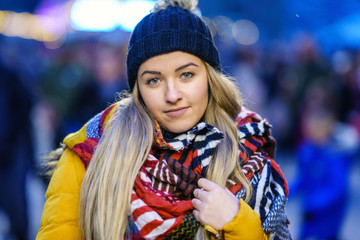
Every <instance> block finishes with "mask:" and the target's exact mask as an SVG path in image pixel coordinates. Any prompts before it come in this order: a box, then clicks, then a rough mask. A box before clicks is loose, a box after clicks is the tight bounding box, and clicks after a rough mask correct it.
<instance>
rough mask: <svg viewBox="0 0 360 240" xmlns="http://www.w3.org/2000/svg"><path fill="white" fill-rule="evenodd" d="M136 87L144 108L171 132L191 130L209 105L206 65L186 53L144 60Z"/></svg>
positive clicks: (169, 54)
mask: <svg viewBox="0 0 360 240" xmlns="http://www.w3.org/2000/svg"><path fill="white" fill-rule="evenodd" d="M138 86H139V90H140V94H141V96H142V98H143V100H144V102H145V105H146V107H147V109H148V110H149V111H150V113H151V114H152V115H153V117H154V118H155V119H156V120H157V121H158V122H159V124H160V125H161V127H163V128H164V129H165V130H167V131H170V132H174V133H180V132H184V131H187V130H189V129H191V128H192V127H194V126H195V125H196V124H197V123H198V122H199V121H200V119H201V117H202V116H203V115H204V113H205V110H206V107H207V104H208V79H207V73H206V68H205V64H204V63H203V61H202V60H201V59H200V58H198V57H196V56H194V55H192V54H189V53H185V52H180V51H176V52H171V53H166V54H162V55H158V56H155V57H152V58H150V59H148V60H146V61H145V62H144V63H143V64H141V66H140V68H139V71H138Z"/></svg>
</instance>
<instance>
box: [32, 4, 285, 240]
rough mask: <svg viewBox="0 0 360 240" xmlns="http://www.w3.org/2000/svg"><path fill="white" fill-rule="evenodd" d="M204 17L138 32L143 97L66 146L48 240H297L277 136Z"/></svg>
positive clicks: (166, 16) (133, 97)
mask: <svg viewBox="0 0 360 240" xmlns="http://www.w3.org/2000/svg"><path fill="white" fill-rule="evenodd" d="M195 7H196V2H194V1H159V2H158V3H157V4H156V6H155V9H154V11H153V12H152V13H151V14H149V15H148V16H146V17H144V19H142V20H141V21H140V22H139V23H138V25H137V26H136V28H135V30H134V32H133V33H132V36H131V39H130V42H129V50H128V56H127V71H128V81H129V86H130V89H131V91H132V93H131V94H129V96H123V97H122V99H121V100H120V101H118V102H117V103H115V104H113V105H112V106H110V107H109V108H107V109H106V110H105V111H103V112H102V113H100V114H98V115H97V116H95V117H94V118H93V119H91V120H90V121H89V122H88V123H87V124H86V125H85V126H84V127H83V128H82V129H81V130H80V131H79V132H76V133H74V134H70V135H69V136H67V137H66V138H65V140H64V144H65V147H64V150H63V151H60V153H59V151H58V153H59V154H61V158H60V161H59V163H57V168H56V170H55V172H54V174H53V176H52V179H51V182H50V185H49V188H48V190H47V193H46V198H47V201H46V204H45V207H44V212H43V217H42V223H41V229H40V230H39V233H38V236H37V239H57V238H61V239H84V238H85V239H194V238H195V239H268V238H269V237H272V236H273V237H275V239H276V238H277V239H289V238H290V234H289V231H288V229H287V219H286V215H285V213H284V208H285V202H286V198H287V185H286V181H285V179H284V178H283V175H282V174H281V171H280V169H279V168H278V165H277V164H276V163H275V162H274V161H273V160H272V157H273V150H274V144H275V141H274V140H273V139H272V137H271V136H270V126H269V124H267V123H266V122H265V121H264V120H261V119H260V118H259V117H258V115H256V114H255V113H252V112H249V111H247V110H246V109H245V108H244V107H242V102H241V98H240V94H239V92H238V90H237V88H236V87H235V85H234V83H233V82H232V81H231V80H230V79H229V78H228V77H226V76H225V75H223V74H222V73H221V65H220V60H219V56H218V52H217V49H216V47H215V46H214V42H213V39H212V37H211V34H210V32H209V29H208V28H207V27H206V25H205V24H204V22H203V21H202V20H201V19H200V18H199V17H198V16H196V15H195V14H194V13H193V12H192V11H190V10H194V9H195ZM189 9H190V10H189ZM249 230H250V231H249Z"/></svg>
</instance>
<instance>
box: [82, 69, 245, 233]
mask: <svg viewBox="0 0 360 240" xmlns="http://www.w3.org/2000/svg"><path fill="white" fill-rule="evenodd" d="M205 64H206V69H207V74H208V80H209V92H210V93H209V103H208V107H207V109H206V111H205V115H204V120H205V122H207V123H208V124H211V125H213V126H215V127H217V128H218V129H219V130H221V131H222V132H223V133H224V134H225V138H224V139H223V141H222V142H221V143H220V144H219V145H218V147H217V149H216V151H215V155H214V156H213V160H212V161H211V164H210V166H209V170H208V173H207V178H208V179H210V180H212V181H214V182H216V183H217V184H219V185H220V186H222V187H225V185H226V180H227V179H228V178H229V177H230V176H236V177H237V178H238V179H239V180H240V182H241V183H242V185H243V186H244V187H245V189H246V190H247V191H246V192H247V197H246V201H248V199H249V198H250V195H251V188H250V184H249V183H248V181H247V179H246V177H245V176H244V175H243V174H242V172H241V167H240V163H239V147H238V146H239V143H238V136H237V129H236V124H235V118H236V116H237V114H238V113H239V112H240V110H241V106H242V99H241V96H240V92H239V91H238V90H237V88H236V86H235V84H234V83H233V81H232V80H231V79H230V78H228V77H227V76H225V75H223V74H222V73H219V72H217V71H215V70H214V69H213V68H212V67H211V66H210V65H208V64H207V63H205ZM120 101H121V102H120V107H119V108H118V110H117V111H116V113H115V114H114V115H113V116H112V118H111V119H110V121H109V123H108V124H107V126H106V127H105V130H104V133H103V136H102V137H101V139H100V142H99V144H98V146H97V148H96V150H95V153H94V155H93V157H92V160H91V162H90V164H89V166H88V169H87V171H86V174H85V177H84V180H83V183H82V187H81V191H80V230H81V235H82V236H83V237H84V238H85V239H87V240H91V239H113V240H115V239H116V240H117V239H123V237H124V234H125V232H126V230H127V226H128V216H129V214H130V202H131V193H132V190H133V185H134V181H135V178H136V175H137V174H138V171H139V169H140V167H141V166H142V165H143V163H144V161H145V160H146V158H147V157H148V154H149V152H150V149H151V146H152V143H153V133H154V120H153V118H152V116H151V115H150V113H149V112H148V111H147V109H146V107H145V105H144V103H143V102H142V100H141V96H140V94H139V90H138V88H137V84H135V87H134V90H133V94H132V95H130V96H128V97H126V98H123V99H122V100H120ZM196 239H208V236H207V234H206V232H205V230H204V229H203V228H202V227H201V228H200V229H199V230H198V233H197V237H196Z"/></svg>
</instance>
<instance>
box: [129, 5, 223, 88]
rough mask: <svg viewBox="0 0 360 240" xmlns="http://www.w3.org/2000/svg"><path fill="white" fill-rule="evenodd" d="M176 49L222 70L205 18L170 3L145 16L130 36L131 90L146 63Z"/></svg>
mask: <svg viewBox="0 0 360 240" xmlns="http://www.w3.org/2000/svg"><path fill="white" fill-rule="evenodd" d="M173 51H184V52H187V53H191V54H193V55H195V56H197V57H199V58H201V59H202V60H204V61H206V62H207V63H209V64H210V65H211V66H212V67H214V68H215V69H217V70H219V71H221V65H220V59H219V54H218V51H217V49H216V47H215V45H214V40H213V38H212V36H211V33H210V30H209V28H208V27H207V26H206V24H205V23H204V21H202V20H201V18H200V17H198V16H197V15H195V14H194V13H192V12H190V11H189V10H188V9H184V8H182V7H179V6H172V5H170V6H168V7H167V8H166V9H162V10H159V11H156V12H153V13H150V14H149V15H147V16H145V17H144V18H143V19H142V20H141V21H140V22H139V23H138V24H137V25H136V27H135V29H134V31H133V33H132V35H131V37H130V41H129V46H128V55H127V60H126V65H127V74H128V82H129V86H130V90H131V91H132V90H133V88H134V85H135V82H136V79H137V72H138V69H139V67H140V65H141V64H142V63H143V62H145V61H146V60H147V59H149V58H151V57H154V56H156V55H160V54H163V53H169V52H173Z"/></svg>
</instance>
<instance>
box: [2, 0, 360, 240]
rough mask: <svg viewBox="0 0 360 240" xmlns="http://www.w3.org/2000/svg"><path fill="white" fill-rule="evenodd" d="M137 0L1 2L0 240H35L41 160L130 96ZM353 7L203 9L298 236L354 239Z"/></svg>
mask: <svg viewBox="0 0 360 240" xmlns="http://www.w3.org/2000/svg"><path fill="white" fill-rule="evenodd" d="M153 4H154V1H150V0H148V1H140V0H101V1H100V0H2V1H1V2H0V240H8V239H14V240H16V239H34V238H35V235H36V232H37V230H38V228H39V226H40V217H41V211H42V207H43V204H44V201H45V196H44V195H45V190H46V187H47V184H48V179H46V178H44V177H43V176H42V175H41V174H39V173H40V172H41V169H42V168H41V161H42V160H41V156H43V155H44V154H46V153H47V152H49V151H50V150H52V149H55V148H56V147H58V146H59V143H60V142H61V140H62V139H63V138H64V137H65V136H66V135H67V134H68V133H70V132H73V131H76V130H78V129H79V128H80V127H81V126H82V125H83V124H84V123H85V122H86V121H87V120H88V119H90V118H91V117H92V116H93V115H95V114H96V113H98V112H99V111H101V110H102V109H104V108H105V107H106V106H108V105H109V104H110V103H112V102H114V101H115V99H116V94H115V92H119V91H121V90H124V89H127V87H128V86H127V80H126V67H125V59H126V51H127V42H128V39H129V36H130V32H131V29H132V28H133V27H134V24H135V23H136V22H137V21H138V20H140V18H142V17H143V16H144V15H145V14H147V13H148V12H149V9H150V8H151V7H152V6H153ZM359 9H360V2H359V1H357V0H343V1H341V2H339V1H336V0H318V1H315V2H314V1H310V0H273V1H266V0H256V1H250V0H241V1H240V0H222V1H219V0H206V1H205V0H200V1H199V11H198V12H199V14H201V15H202V16H203V17H204V20H205V21H206V22H207V23H208V25H209V27H210V28H211V31H212V34H213V36H214V39H215V41H216V44H217V46H218V50H219V52H220V57H221V61H222V65H223V67H224V71H225V72H226V73H228V74H229V75H232V76H234V78H235V81H237V83H238V84H239V86H240V89H241V91H242V94H243V97H244V101H245V105H246V106H247V107H248V108H249V109H251V110H253V111H256V112H258V113H259V114H260V115H262V116H263V117H264V118H267V119H268V120H269V122H270V123H271V124H272V125H273V130H272V131H273V135H274V136H275V138H276V139H277V143H278V146H277V150H276V154H277V157H276V159H277V161H278V162H279V164H280V166H281V168H282V170H283V172H284V174H285V177H286V178H287V179H288V184H289V188H290V196H289V202H288V207H287V212H288V215H289V219H290V223H291V225H290V229H291V232H292V235H293V239H295V240H296V239H321V240H323V239H324V240H325V239H348V240H351V239H358V236H360V230H359V228H358V227H357V222H358V216H359V214H360V191H359V190H360V161H359V160H360V157H359V139H360V138H359V136H360V10H359Z"/></svg>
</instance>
